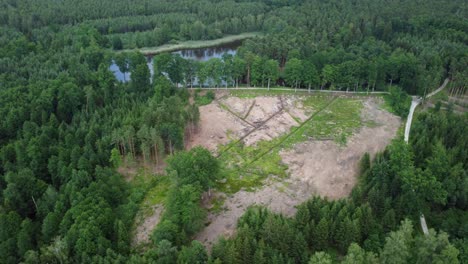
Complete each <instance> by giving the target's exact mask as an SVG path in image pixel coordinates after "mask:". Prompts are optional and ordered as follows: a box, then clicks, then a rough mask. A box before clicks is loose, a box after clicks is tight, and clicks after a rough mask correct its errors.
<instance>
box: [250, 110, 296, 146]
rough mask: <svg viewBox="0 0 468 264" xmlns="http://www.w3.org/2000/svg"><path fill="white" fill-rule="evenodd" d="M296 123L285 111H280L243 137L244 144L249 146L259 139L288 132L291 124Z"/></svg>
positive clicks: (270, 137)
mask: <svg viewBox="0 0 468 264" xmlns="http://www.w3.org/2000/svg"><path fill="white" fill-rule="evenodd" d="M297 125H298V123H297V122H296V121H295V120H294V119H293V118H292V117H291V116H290V115H289V114H288V113H287V112H285V111H281V112H280V113H278V114H276V115H275V116H274V117H273V118H271V119H270V120H268V122H266V123H265V124H263V125H262V126H261V127H259V128H258V129H257V130H255V131H254V132H253V133H252V134H250V135H248V136H247V137H245V138H244V144H245V145H247V146H250V145H254V144H255V143H257V142H259V141H260V140H271V139H273V138H276V137H279V136H280V135H282V134H284V133H286V132H289V131H290V129H291V127H292V126H297Z"/></svg>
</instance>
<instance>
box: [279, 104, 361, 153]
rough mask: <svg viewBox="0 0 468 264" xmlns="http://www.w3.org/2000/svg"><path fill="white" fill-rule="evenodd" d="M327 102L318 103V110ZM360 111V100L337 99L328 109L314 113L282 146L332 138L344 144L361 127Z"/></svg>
mask: <svg viewBox="0 0 468 264" xmlns="http://www.w3.org/2000/svg"><path fill="white" fill-rule="evenodd" d="M328 102H329V101H326V102H320V103H321V105H320V107H322V108H320V109H323V108H324V107H325V106H326V104H327V103H328ZM361 109H362V102H361V100H357V99H348V98H337V99H336V100H335V101H334V102H332V103H331V104H330V105H329V106H328V107H326V108H325V109H323V110H322V111H320V112H318V113H316V115H315V116H314V117H313V118H312V120H309V121H308V122H306V123H305V124H304V125H303V126H302V127H299V129H297V131H296V132H295V133H294V134H292V135H291V136H290V137H289V138H288V139H287V140H286V141H285V144H284V145H285V146H286V147H290V146H292V145H294V144H296V143H299V142H303V141H306V140H307V139H309V138H317V139H330V138H333V139H334V140H335V141H337V142H338V143H341V144H343V143H346V138H347V137H348V136H350V135H351V134H352V133H353V132H354V131H355V130H356V129H357V128H358V127H360V126H361V125H362V122H361V115H360V114H361Z"/></svg>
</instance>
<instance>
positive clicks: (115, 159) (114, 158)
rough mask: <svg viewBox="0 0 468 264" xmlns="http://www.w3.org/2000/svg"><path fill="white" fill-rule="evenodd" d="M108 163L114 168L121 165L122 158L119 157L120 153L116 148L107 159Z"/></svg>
mask: <svg viewBox="0 0 468 264" xmlns="http://www.w3.org/2000/svg"><path fill="white" fill-rule="evenodd" d="M109 161H110V163H112V165H113V166H114V168H118V167H120V165H121V164H122V156H120V151H119V150H118V149H116V148H113V149H112V150H111V156H110V159H109Z"/></svg>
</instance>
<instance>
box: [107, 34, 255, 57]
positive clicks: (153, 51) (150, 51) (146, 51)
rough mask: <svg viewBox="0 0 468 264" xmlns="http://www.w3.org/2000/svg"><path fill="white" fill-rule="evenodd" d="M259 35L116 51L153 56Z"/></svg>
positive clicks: (242, 35) (232, 36)
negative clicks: (137, 52)
mask: <svg viewBox="0 0 468 264" xmlns="http://www.w3.org/2000/svg"><path fill="white" fill-rule="evenodd" d="M257 36H262V33H260V32H249V33H241V34H239V35H228V36H225V37H222V38H219V39H212V40H189V41H183V42H180V43H177V44H165V45H162V46H157V47H144V48H139V49H138V48H137V49H124V50H120V51H116V52H131V51H139V52H141V53H142V54H143V55H145V56H152V55H157V54H159V53H162V52H173V51H181V50H190V49H203V48H211V47H216V46H220V45H226V44H230V43H235V42H239V41H243V40H245V39H248V38H253V37H257Z"/></svg>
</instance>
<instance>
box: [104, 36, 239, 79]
mask: <svg viewBox="0 0 468 264" xmlns="http://www.w3.org/2000/svg"><path fill="white" fill-rule="evenodd" d="M241 44H242V42H241V41H236V42H233V43H228V44H223V45H221V46H217V47H210V48H201V49H187V50H179V51H174V52H172V54H179V55H180V56H181V57H182V58H184V59H191V60H197V61H207V60H209V59H212V58H222V57H223V55H224V54H226V53H227V54H231V55H235V54H236V50H237V48H238V47H239V46H240V45H241ZM146 58H147V64H148V68H149V70H150V73H151V79H153V75H154V67H153V56H150V55H149V56H147V57H146ZM109 70H111V71H112V72H113V73H114V75H115V77H116V78H117V80H119V81H120V82H128V81H129V80H130V72H126V73H125V74H124V73H123V72H121V71H120V69H119V67H118V66H117V64H115V61H112V64H111V66H110V67H109Z"/></svg>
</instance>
